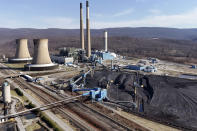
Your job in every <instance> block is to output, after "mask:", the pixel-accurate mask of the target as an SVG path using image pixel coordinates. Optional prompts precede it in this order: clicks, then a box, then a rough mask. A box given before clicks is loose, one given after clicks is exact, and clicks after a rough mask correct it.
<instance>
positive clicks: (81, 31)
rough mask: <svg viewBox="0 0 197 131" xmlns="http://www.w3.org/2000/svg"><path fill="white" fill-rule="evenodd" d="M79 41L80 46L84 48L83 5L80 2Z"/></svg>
mask: <svg viewBox="0 0 197 131" xmlns="http://www.w3.org/2000/svg"><path fill="white" fill-rule="evenodd" d="M80 43H81V48H82V49H83V50H84V49H85V47H84V29H83V7H82V3H80Z"/></svg>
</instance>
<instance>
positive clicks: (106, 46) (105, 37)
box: [104, 30, 108, 52]
mask: <svg viewBox="0 0 197 131" xmlns="http://www.w3.org/2000/svg"><path fill="white" fill-rule="evenodd" d="M107 37H108V35H107V31H106V30H105V31H104V44H105V52H107V51H108V49H107V48H108V45H107Z"/></svg>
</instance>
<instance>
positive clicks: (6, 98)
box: [2, 82, 11, 104]
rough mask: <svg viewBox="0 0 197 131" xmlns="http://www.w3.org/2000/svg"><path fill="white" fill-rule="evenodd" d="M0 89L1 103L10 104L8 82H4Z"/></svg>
mask: <svg viewBox="0 0 197 131" xmlns="http://www.w3.org/2000/svg"><path fill="white" fill-rule="evenodd" d="M2 87H3V91H2V95H3V102H4V103H6V104H9V103H11V94H10V85H9V84H8V82H4V83H3V85H2Z"/></svg>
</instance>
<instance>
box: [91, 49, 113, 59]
mask: <svg viewBox="0 0 197 131" xmlns="http://www.w3.org/2000/svg"><path fill="white" fill-rule="evenodd" d="M95 55H96V56H98V57H101V58H102V60H113V59H114V56H113V55H112V54H111V53H110V52H99V51H98V52H92V57H93V58H95Z"/></svg>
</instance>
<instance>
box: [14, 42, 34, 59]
mask: <svg viewBox="0 0 197 131" xmlns="http://www.w3.org/2000/svg"><path fill="white" fill-rule="evenodd" d="M27 42H28V40H27V39H16V44H17V49H16V55H15V58H17V59H22V58H31V57H30V54H29V50H28V46H27Z"/></svg>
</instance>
